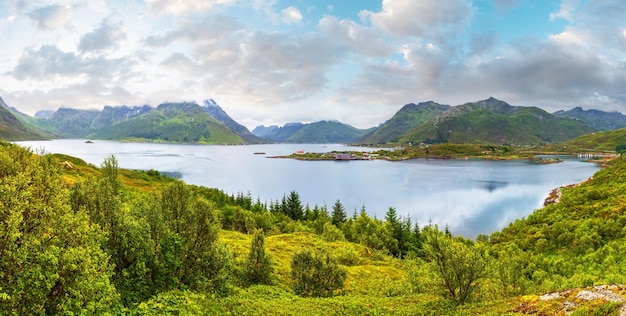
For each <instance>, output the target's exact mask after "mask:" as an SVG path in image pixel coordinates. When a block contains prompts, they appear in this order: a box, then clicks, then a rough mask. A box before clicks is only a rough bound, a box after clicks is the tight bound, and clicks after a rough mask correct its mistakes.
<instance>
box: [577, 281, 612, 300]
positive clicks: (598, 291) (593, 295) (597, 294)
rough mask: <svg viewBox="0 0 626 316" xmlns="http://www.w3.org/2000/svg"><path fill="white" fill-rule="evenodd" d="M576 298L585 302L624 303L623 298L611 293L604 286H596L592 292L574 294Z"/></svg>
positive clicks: (584, 291)
mask: <svg viewBox="0 0 626 316" xmlns="http://www.w3.org/2000/svg"><path fill="white" fill-rule="evenodd" d="M576 298H578V299H581V300H586V301H592V300H598V299H604V300H606V301H609V302H615V303H620V302H623V301H624V298H623V297H621V296H620V295H617V294H615V293H613V291H611V290H609V289H607V288H606V285H604V286H596V287H594V288H593V291H588V290H582V291H580V292H578V294H576Z"/></svg>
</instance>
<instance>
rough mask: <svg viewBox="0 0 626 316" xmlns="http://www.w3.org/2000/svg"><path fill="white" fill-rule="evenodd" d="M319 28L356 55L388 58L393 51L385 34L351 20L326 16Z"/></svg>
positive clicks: (320, 22) (329, 37)
mask: <svg viewBox="0 0 626 316" xmlns="http://www.w3.org/2000/svg"><path fill="white" fill-rule="evenodd" d="M318 28H319V29H320V31H322V32H323V33H324V35H325V36H327V37H328V39H334V40H336V41H338V44H339V45H340V46H345V47H346V48H347V49H348V50H349V51H351V52H352V53H353V54H355V55H364V56H370V57H386V56H389V54H391V53H392V51H393V50H392V48H391V47H390V45H389V43H388V42H387V41H386V40H385V37H384V34H382V33H381V32H378V31H377V30H374V29H372V28H369V27H366V26H363V25H360V24H358V23H356V22H354V21H351V20H339V19H337V18H336V17H333V16H325V17H323V18H322V19H321V20H320V21H319V23H318Z"/></svg>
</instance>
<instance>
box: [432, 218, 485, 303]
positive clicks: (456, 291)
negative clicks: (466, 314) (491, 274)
mask: <svg viewBox="0 0 626 316" xmlns="http://www.w3.org/2000/svg"><path fill="white" fill-rule="evenodd" d="M424 235H425V242H424V252H425V253H426V258H427V260H428V261H429V262H430V264H431V267H432V269H433V271H434V273H435V274H436V276H437V277H438V279H439V281H438V283H439V284H438V285H439V287H440V288H441V289H442V290H443V293H444V295H445V296H446V297H448V298H450V299H451V300H453V301H455V302H456V303H457V304H464V303H465V302H467V301H469V300H470V299H471V298H472V294H473V292H474V291H475V289H476V287H477V283H478V282H479V281H480V280H481V279H482V278H483V277H484V276H485V268H486V266H487V258H485V254H484V253H483V252H482V251H481V250H480V249H478V248H477V247H476V246H475V245H474V244H473V243H471V242H468V243H466V242H464V241H463V240H457V239H455V238H453V237H450V236H448V235H446V234H444V233H443V232H441V231H440V230H439V229H438V228H437V227H436V226H434V227H427V229H426V230H425V231H424Z"/></svg>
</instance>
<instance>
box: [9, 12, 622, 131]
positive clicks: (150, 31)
mask: <svg viewBox="0 0 626 316" xmlns="http://www.w3.org/2000/svg"><path fill="white" fill-rule="evenodd" d="M625 17H626V1H624V0H474V1H470V0H382V1H381V0H378V1H374V0H359V1H352V0H339V1H329V0H291V1H287V0H118V1H103V0H89V1H83V0H34V1H33V0H0V43H1V45H2V48H1V53H0V97H2V98H3V99H4V101H5V102H6V103H7V104H8V105H9V106H12V107H15V108H17V109H18V110H19V111H21V112H24V113H26V114H29V115H34V114H35V112H36V111H38V110H56V109H58V108H60V107H68V108H81V109H102V108H103V107H104V106H105V105H129V106H133V105H143V104H149V105H152V106H157V105H158V104H160V103H163V102H181V101H196V102H202V101H203V100H205V99H209V98H212V99H214V100H215V101H216V102H217V103H218V104H220V106H221V107H222V108H223V109H224V110H225V111H226V112H227V113H228V114H229V115H230V116H231V117H232V118H233V119H235V120H236V121H238V122H239V123H241V124H243V125H245V126H246V127H248V128H249V129H252V128H254V127H255V126H258V125H261V124H263V125H266V126H268V125H283V124H284V123H287V122H296V121H299V122H313V121H319V120H338V121H341V122H345V123H348V124H351V125H353V126H355V127H358V128H368V127H372V126H376V125H378V124H380V123H382V122H384V121H385V120H387V119H389V118H390V117H391V116H392V115H393V114H394V113H395V112H397V111H398V110H399V109H400V108H401V107H402V106H403V105H404V104H407V103H418V102H425V101H429V100H432V101H435V102H438V103H442V104H449V105H458V104H462V103H465V102H471V101H478V100H482V99H486V98H489V97H495V98H498V99H500V100H504V101H506V102H508V103H510V104H512V105H520V106H538V107H540V108H542V109H544V110H547V111H549V112H554V111H556V110H561V109H571V108H573V107H575V106H581V107H583V108H585V109H600V110H605V111H620V112H622V113H626V18H625Z"/></svg>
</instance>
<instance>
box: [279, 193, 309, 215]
mask: <svg viewBox="0 0 626 316" xmlns="http://www.w3.org/2000/svg"><path fill="white" fill-rule="evenodd" d="M283 209H284V213H285V215H287V216H289V217H290V218H291V219H293V220H295V221H297V220H300V219H302V218H303V217H304V208H303V207H302V202H300V196H299V195H298V192H296V191H291V192H290V193H289V196H287V198H284V197H283Z"/></svg>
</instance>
